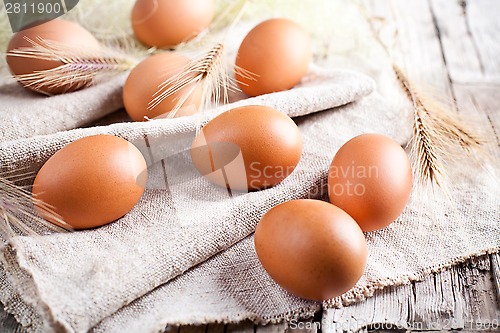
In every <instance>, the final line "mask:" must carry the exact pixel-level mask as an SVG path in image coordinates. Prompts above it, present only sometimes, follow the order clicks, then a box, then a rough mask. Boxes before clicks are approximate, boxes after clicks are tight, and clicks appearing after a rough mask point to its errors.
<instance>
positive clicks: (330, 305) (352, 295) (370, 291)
mask: <svg viewBox="0 0 500 333" xmlns="http://www.w3.org/2000/svg"><path fill="white" fill-rule="evenodd" d="M495 253H500V247H492V248H488V249H483V250H480V251H478V252H475V253H472V254H469V255H465V256H460V257H455V258H453V259H451V260H449V261H448V262H446V263H443V264H440V265H436V266H432V267H429V268H426V269H422V270H421V271H420V272H417V273H415V274H403V275H400V276H398V277H397V278H384V279H377V280H375V281H371V282H369V283H368V284H367V285H366V286H365V287H362V288H356V287H355V288H354V289H351V291H349V292H347V293H346V294H344V295H342V296H339V297H337V298H334V299H331V300H327V301H325V302H323V308H324V309H339V308H342V307H346V306H350V305H353V304H356V303H360V302H363V301H365V300H366V299H367V298H370V297H373V295H374V294H375V292H376V291H378V290H382V289H385V288H388V287H395V286H396V287H397V286H403V285H408V284H410V283H412V282H419V281H423V280H424V279H425V278H427V277H428V276H429V275H431V274H435V273H440V272H443V271H446V270H448V269H450V268H452V267H454V266H457V265H460V264H463V263H465V262H467V261H469V260H474V259H477V258H479V257H481V256H484V255H489V254H495Z"/></svg>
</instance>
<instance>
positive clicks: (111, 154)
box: [33, 135, 147, 229]
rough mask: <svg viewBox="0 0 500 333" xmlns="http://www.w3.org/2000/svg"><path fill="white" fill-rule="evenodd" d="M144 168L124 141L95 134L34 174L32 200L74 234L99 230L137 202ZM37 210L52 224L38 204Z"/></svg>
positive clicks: (74, 143) (74, 144)
mask: <svg viewBox="0 0 500 333" xmlns="http://www.w3.org/2000/svg"><path fill="white" fill-rule="evenodd" d="M146 178H147V168H146V162H145V160H144V157H143V156H142V154H141V152H140V151H139V150H138V149H137V148H136V147H135V146H134V145H132V144H131V143H129V142H128V141H126V140H124V139H121V138H118V137H115V136H111V135H96V136H90V137H86V138H83V139H80V140H77V141H75V142H73V143H70V144H68V145H67V146H65V147H64V148H62V149H61V150H59V151H58V152H57V153H55V154H54V155H53V156H52V157H51V158H50V159H49V160H48V161H47V162H46V163H45V164H44V165H43V167H42V168H41V169H40V171H39V172H38V174H37V176H36V178H35V182H34V184H33V196H34V198H36V199H39V200H41V201H42V202H43V203H44V205H46V206H48V207H51V208H52V210H53V211H54V212H55V213H56V214H58V215H60V217H61V218H62V219H63V220H64V221H65V222H66V223H67V224H69V225H71V226H72V227H73V228H75V229H87V228H94V227H99V226H102V225H104V224H107V223H110V222H113V221H115V220H116V219H118V218H120V217H122V216H123V215H125V214H126V213H128V212H129V211H130V210H131V209H132V208H133V207H134V206H135V205H136V204H137V202H138V201H139V199H140V198H141V196H142V194H143V192H144V188H145V184H146ZM35 205H37V210H38V212H39V213H40V215H41V216H42V217H44V218H45V219H46V220H48V221H50V222H52V223H55V224H57V221H56V220H55V219H54V218H53V215H51V214H48V213H47V211H46V210H45V209H43V207H42V205H39V204H37V203H35Z"/></svg>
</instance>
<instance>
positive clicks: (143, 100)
mask: <svg viewBox="0 0 500 333" xmlns="http://www.w3.org/2000/svg"><path fill="white" fill-rule="evenodd" d="M188 62H189V59H188V58H186V57H184V56H182V55H179V54H177V53H174V52H168V53H161V54H156V55H153V56H151V57H149V58H146V59H145V60H143V61H142V62H141V63H140V64H139V65H137V66H136V67H135V68H134V69H133V70H132V72H130V75H129V77H128V79H127V81H126V83H125V86H124V88H123V103H124V104H125V110H126V111H127V113H128V115H129V116H130V118H132V119H133V120H135V121H144V120H145V118H144V117H148V118H156V117H161V116H167V115H168V113H169V112H170V111H171V110H172V109H173V108H174V107H175V106H176V105H177V103H178V101H179V99H181V98H182V97H184V96H185V95H186V94H188V93H189V92H190V91H191V90H192V89H193V86H192V85H189V86H186V87H184V88H183V89H181V90H179V91H178V92H176V93H175V94H173V95H171V96H169V97H168V98H166V99H165V100H164V101H163V102H161V104H159V105H158V106H156V107H155V108H153V109H151V110H148V104H149V102H151V101H152V100H153V98H154V94H155V93H156V92H157V91H158V87H159V86H160V84H162V83H163V82H164V81H165V80H167V79H169V78H171V77H173V76H174V75H176V74H178V73H180V72H181V71H182V70H183V69H184V66H186V64H188ZM200 103H201V88H200V87H199V86H198V87H195V88H194V91H193V92H192V93H191V94H190V95H189V97H188V98H187V100H186V101H185V102H184V103H183V104H182V105H183V108H181V109H180V110H179V111H178V112H177V113H176V114H175V116H176V117H181V116H189V115H192V114H194V113H196V112H197V110H198V107H199V105H200Z"/></svg>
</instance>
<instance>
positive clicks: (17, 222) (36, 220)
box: [0, 174, 71, 240]
mask: <svg viewBox="0 0 500 333" xmlns="http://www.w3.org/2000/svg"><path fill="white" fill-rule="evenodd" d="M28 177H31V175H29V174H17V175H8V174H7V175H6V174H2V175H0V236H1V238H2V239H3V240H8V239H10V238H11V237H14V236H16V235H19V234H21V235H37V234H39V233H40V231H39V230H40V228H43V229H45V230H47V231H49V232H63V231H70V230H71V227H70V226H69V225H68V224H67V223H65V222H64V221H63V220H62V218H61V217H60V216H58V215H57V214H56V213H55V212H54V211H53V209H52V207H49V206H48V205H46V204H45V203H44V202H42V201H41V200H39V199H37V198H33V197H32V195H31V192H30V191H29V190H28V188H27V187H24V186H19V185H17V184H16V182H18V181H22V180H24V179H26V178H28ZM33 205H36V206H37V207H38V209H39V210H42V211H43V212H44V214H46V215H47V216H50V217H51V219H52V220H54V221H56V222H57V223H58V224H59V225H60V226H56V225H54V224H52V223H49V222H47V221H45V220H44V219H42V218H41V217H39V216H38V215H36V214H35V213H34V211H33ZM35 225H36V228H34V227H32V226H35Z"/></svg>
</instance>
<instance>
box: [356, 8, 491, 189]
mask: <svg viewBox="0 0 500 333" xmlns="http://www.w3.org/2000/svg"><path fill="white" fill-rule="evenodd" d="M360 8H361V11H362V13H363V14H364V17H365V19H366V20H367V23H368V26H369V28H370V31H371V33H372V36H373V37H374V39H375V41H376V42H377V43H378V44H379V45H380V46H381V47H382V48H383V50H384V51H385V52H386V54H387V55H388V57H389V59H390V60H391V64H392V70H393V72H394V75H395V78H396V80H397V82H398V83H399V85H400V87H401V89H402V91H403V93H404V95H405V96H406V97H407V99H408V100H409V101H410V102H411V104H412V110H411V111H412V114H413V135H412V138H411V140H410V146H411V153H410V157H411V159H412V164H413V170H414V173H415V174H416V176H417V181H418V182H419V183H420V184H422V185H423V184H431V185H437V186H443V185H444V184H443V183H444V181H443V178H444V177H445V176H446V174H447V171H448V167H447V164H448V163H449V162H450V160H451V159H454V160H455V161H457V160H458V159H459V158H461V157H463V156H464V152H467V153H476V154H478V155H487V154H485V153H484V151H483V145H484V142H483V140H482V139H480V138H479V136H478V135H476V134H474V133H473V132H472V131H471V130H470V129H468V128H467V126H466V125H464V124H463V123H462V121H461V120H460V119H459V118H458V116H457V115H456V114H453V113H452V112H451V111H448V109H449V107H448V106H445V105H443V104H441V103H439V102H438V101H437V100H436V99H434V98H432V97H431V96H432V95H431V94H429V93H426V92H425V90H424V89H422V88H420V87H418V86H417V85H416V84H414V83H413V82H412V81H411V80H410V79H409V77H408V76H407V75H406V73H405V72H404V71H403V70H402V69H401V68H400V67H399V66H398V65H397V64H396V62H395V61H394V60H393V59H394V57H393V56H392V52H391V50H390V48H389V47H387V45H386V44H385V43H384V42H383V41H382V38H380V35H379V34H378V32H377V29H376V28H375V26H374V25H373V22H372V20H371V19H370V17H369V16H368V14H367V10H366V8H365V7H364V6H363V5H360Z"/></svg>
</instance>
